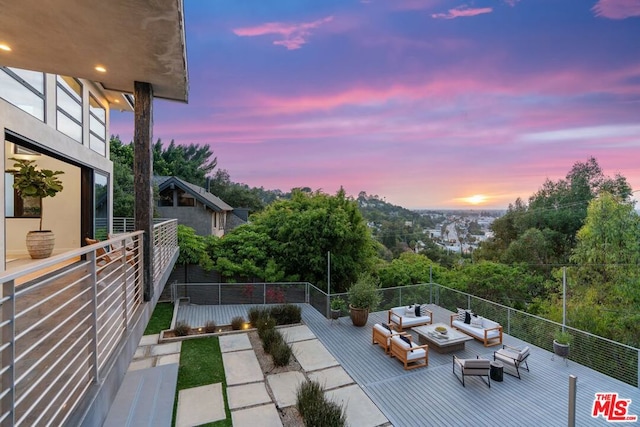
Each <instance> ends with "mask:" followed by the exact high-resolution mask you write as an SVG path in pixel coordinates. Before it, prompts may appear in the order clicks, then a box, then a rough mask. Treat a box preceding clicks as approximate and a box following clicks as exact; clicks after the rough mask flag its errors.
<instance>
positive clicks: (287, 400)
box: [267, 371, 306, 408]
mask: <svg viewBox="0 0 640 427" xmlns="http://www.w3.org/2000/svg"><path fill="white" fill-rule="evenodd" d="M305 381H306V379H305V377H304V375H303V374H302V372H298V371H293V372H283V373H281V374H274V375H268V376H267V383H269V387H271V392H272V393H273V397H274V398H275V400H276V405H278V408H286V407H287V406H293V405H295V404H296V392H297V391H298V387H299V386H300V384H302V383H303V382H305Z"/></svg>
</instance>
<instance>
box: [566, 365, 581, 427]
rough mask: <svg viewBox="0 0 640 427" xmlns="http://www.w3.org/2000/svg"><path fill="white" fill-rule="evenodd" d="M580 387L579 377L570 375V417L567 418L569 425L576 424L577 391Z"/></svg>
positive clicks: (573, 425) (571, 426) (572, 426)
mask: <svg viewBox="0 0 640 427" xmlns="http://www.w3.org/2000/svg"><path fill="white" fill-rule="evenodd" d="M577 389H578V377H576V376H575V375H569V418H568V420H567V426H568V427H575V425H576V392H577Z"/></svg>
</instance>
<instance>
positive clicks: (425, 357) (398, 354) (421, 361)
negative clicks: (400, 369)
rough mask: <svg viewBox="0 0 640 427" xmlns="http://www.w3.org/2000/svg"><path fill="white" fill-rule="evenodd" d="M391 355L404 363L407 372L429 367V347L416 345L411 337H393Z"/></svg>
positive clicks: (390, 348) (390, 347)
mask: <svg viewBox="0 0 640 427" xmlns="http://www.w3.org/2000/svg"><path fill="white" fill-rule="evenodd" d="M389 354H390V356H391V357H395V358H397V359H398V360H399V361H400V362H402V364H403V365H404V369H405V370H409V369H415V368H422V367H426V366H428V365H429V346H428V345H426V344H424V345H418V344H416V343H414V342H413V339H412V338H411V335H394V336H392V337H391V344H390V346H389Z"/></svg>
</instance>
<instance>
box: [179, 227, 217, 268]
mask: <svg viewBox="0 0 640 427" xmlns="http://www.w3.org/2000/svg"><path fill="white" fill-rule="evenodd" d="M178 246H179V247H180V254H179V255H178V260H177V261H176V263H177V264H183V265H184V264H197V265H199V266H201V267H202V268H204V269H205V270H211V269H212V268H213V263H212V261H211V258H210V257H209V254H208V253H207V251H206V242H205V239H204V238H203V237H202V236H199V235H197V234H196V231H195V230H194V229H193V228H191V227H187V226H185V225H182V224H179V225H178Z"/></svg>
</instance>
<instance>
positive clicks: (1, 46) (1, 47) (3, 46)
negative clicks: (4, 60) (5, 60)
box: [0, 43, 11, 52]
mask: <svg viewBox="0 0 640 427" xmlns="http://www.w3.org/2000/svg"><path fill="white" fill-rule="evenodd" d="M0 50H4V51H7V52H11V48H10V47H9V45H8V44H4V43H0Z"/></svg>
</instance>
